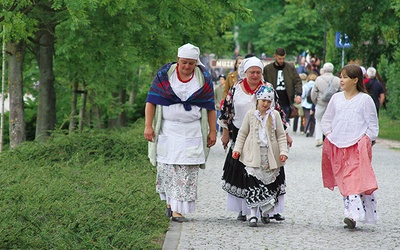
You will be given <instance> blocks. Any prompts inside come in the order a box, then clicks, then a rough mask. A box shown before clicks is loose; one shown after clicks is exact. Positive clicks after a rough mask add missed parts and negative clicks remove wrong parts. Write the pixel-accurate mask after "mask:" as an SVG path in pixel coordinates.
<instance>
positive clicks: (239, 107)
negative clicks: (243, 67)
mask: <svg viewBox="0 0 400 250" xmlns="http://www.w3.org/2000/svg"><path fill="white" fill-rule="evenodd" d="M254 101H255V99H254V95H248V94H246V93H245V92H244V91H243V90H242V87H241V85H240V84H237V85H236V87H235V94H234V95H233V107H234V108H235V116H234V117H233V119H232V123H233V125H235V127H237V128H239V129H240V127H241V126H242V123H243V120H244V117H245V116H246V113H247V111H249V110H250V108H251V105H252V102H254ZM253 105H254V104H253Z"/></svg>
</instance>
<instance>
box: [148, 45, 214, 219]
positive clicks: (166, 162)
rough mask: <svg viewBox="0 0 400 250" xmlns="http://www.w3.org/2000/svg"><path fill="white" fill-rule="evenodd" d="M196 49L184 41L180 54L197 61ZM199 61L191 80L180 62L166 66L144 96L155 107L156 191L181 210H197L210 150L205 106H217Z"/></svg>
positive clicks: (152, 149)
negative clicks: (200, 176)
mask: <svg viewBox="0 0 400 250" xmlns="http://www.w3.org/2000/svg"><path fill="white" fill-rule="evenodd" d="M196 48H197V47H194V46H193V45H191V44H186V45H184V46H182V47H181V48H180V49H179V50H178V57H183V58H189V59H197V60H198V55H199V51H198V52H197V50H198V48H197V50H196ZM197 64H198V65H197V66H196V68H195V71H194V73H193V74H194V76H193V78H191V79H190V80H189V81H188V82H182V81H181V80H180V79H179V75H178V74H179V72H178V67H177V64H176V63H168V64H166V65H164V66H163V67H162V68H161V69H160V70H159V71H158V72H157V76H156V77H155V78H154V80H153V82H152V84H151V86H150V90H149V93H148V96H147V100H146V102H150V103H153V104H155V105H156V110H155V115H154V119H153V128H154V133H155V138H154V141H153V142H149V159H150V162H151V163H152V164H153V165H154V166H157V180H156V191H157V192H158V193H159V194H160V198H161V200H166V201H167V204H170V205H171V210H172V211H175V212H179V213H183V214H188V213H193V212H194V211H195V200H196V198H197V176H198V171H199V168H204V167H205V162H206V159H207V157H208V154H209V148H208V147H207V135H208V115H207V110H214V109H215V107H214V90H213V83H212V79H211V76H210V74H209V73H208V72H207V70H206V69H205V67H204V66H202V64H201V62H200V61H199V60H198V63H197Z"/></svg>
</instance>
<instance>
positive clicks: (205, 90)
mask: <svg viewBox="0 0 400 250" xmlns="http://www.w3.org/2000/svg"><path fill="white" fill-rule="evenodd" d="M197 67H199V68H200V70H201V73H202V76H203V77H204V85H203V86H202V87H201V88H200V89H199V90H197V91H196V92H194V93H193V94H192V95H191V96H190V97H189V98H188V99H187V100H186V101H182V100H181V99H180V98H179V97H178V96H177V95H176V94H175V93H174V91H173V90H172V87H171V84H170V82H169V77H168V71H170V70H176V63H168V64H165V65H164V66H163V67H161V69H160V70H159V71H158V72H157V76H156V77H155V78H154V80H153V82H152V84H151V86H150V90H149V93H148V95H147V99H146V102H150V103H153V104H158V105H162V106H169V105H172V104H176V103H182V104H183V106H184V108H185V110H187V111H190V110H191V109H192V105H196V106H198V107H200V108H205V109H207V110H215V105H214V87H213V82H212V79H211V75H210V73H208V71H207V70H206V68H205V67H203V66H201V65H197ZM195 72H196V70H195Z"/></svg>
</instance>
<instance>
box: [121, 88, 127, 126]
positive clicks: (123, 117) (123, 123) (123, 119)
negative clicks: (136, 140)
mask: <svg viewBox="0 0 400 250" xmlns="http://www.w3.org/2000/svg"><path fill="white" fill-rule="evenodd" d="M126 95H127V93H126V90H125V89H124V90H121V93H120V100H121V105H122V107H123V110H122V113H121V114H120V115H119V124H120V126H122V127H125V126H126V124H127V118H126V116H127V115H126V108H125V104H126Z"/></svg>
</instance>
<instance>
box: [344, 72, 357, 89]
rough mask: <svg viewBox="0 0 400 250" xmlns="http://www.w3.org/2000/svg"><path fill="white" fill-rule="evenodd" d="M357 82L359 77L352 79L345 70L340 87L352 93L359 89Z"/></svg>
mask: <svg viewBox="0 0 400 250" xmlns="http://www.w3.org/2000/svg"><path fill="white" fill-rule="evenodd" d="M357 81H358V78H357V77H356V78H353V79H352V78H350V77H349V76H348V75H347V73H346V71H345V70H343V71H342V73H341V74H340V87H341V89H342V90H343V91H352V90H354V89H357Z"/></svg>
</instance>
